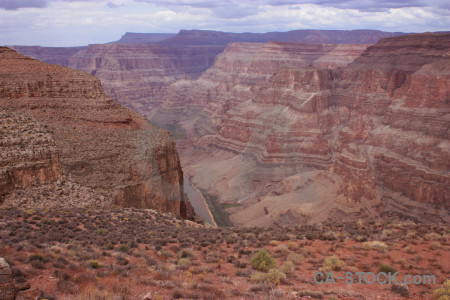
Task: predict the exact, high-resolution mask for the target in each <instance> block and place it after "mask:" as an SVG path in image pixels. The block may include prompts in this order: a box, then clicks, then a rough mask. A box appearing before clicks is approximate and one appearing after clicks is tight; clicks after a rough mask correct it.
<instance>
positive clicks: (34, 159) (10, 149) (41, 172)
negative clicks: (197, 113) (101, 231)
mask: <svg viewBox="0 0 450 300" xmlns="http://www.w3.org/2000/svg"><path fill="white" fill-rule="evenodd" d="M0 74H1V76H0V112H1V116H2V118H1V123H2V124H1V126H2V127H1V128H0V130H1V148H2V151H1V155H2V156H1V158H2V160H1V162H0V176H1V177H0V189H1V190H0V196H3V197H2V198H3V201H5V203H8V201H10V200H11V199H8V196H9V195H12V194H14V193H12V191H13V190H16V189H25V191H24V192H23V194H25V195H26V194H27V193H26V188H29V187H30V186H33V188H35V187H36V185H37V186H39V185H44V186H46V187H47V188H48V189H49V190H48V191H46V193H47V194H48V193H50V194H51V193H55V192H56V189H55V188H53V186H54V183H55V181H57V180H59V182H58V184H57V185H65V184H67V185H69V186H70V187H71V188H70V189H69V191H68V192H67V193H68V195H65V196H68V197H69V198H70V194H71V193H72V192H73V191H78V192H80V189H81V190H83V191H82V194H83V195H87V197H88V198H89V199H90V200H91V202H92V203H88V204H95V203H97V205H111V204H116V205H120V206H126V207H130V206H132V207H139V208H156V209H159V210H163V211H168V212H172V213H174V214H176V215H178V216H182V217H184V218H186V217H192V215H193V210H192V208H191V206H190V204H189V202H188V201H187V199H185V196H184V191H183V173H182V170H181V167H180V161H179V158H178V154H177V151H176V148H175V142H174V140H173V138H172V136H171V135H170V133H169V132H167V131H165V130H163V129H160V128H158V127H156V126H153V125H151V124H150V123H148V122H147V120H146V119H145V118H143V117H141V116H139V115H137V114H136V113H134V112H132V111H130V110H128V109H126V108H124V107H122V106H121V105H119V104H117V103H115V102H114V101H113V100H111V99H110V98H109V97H107V96H106V95H105V94H104V92H103V89H102V86H101V83H100V80H98V79H97V78H95V77H94V76H92V75H89V74H86V73H84V72H81V71H75V70H72V69H69V68H65V67H61V66H56V65H48V64H45V63H42V62H40V61H38V60H34V59H31V58H28V57H25V56H23V55H21V54H18V53H17V52H15V51H14V50H11V49H9V48H6V47H1V48H0ZM45 184H47V185H45ZM59 192H61V193H62V194H66V190H65V189H61V190H59ZM14 195H15V197H16V198H20V195H18V194H17V193H15V194H14ZM90 195H91V196H90ZM48 198H54V195H47V197H46V195H45V194H44V199H42V201H44V202H45V201H46V199H48ZM5 199H6V200H5ZM63 199H65V198H64V197H63V195H61V198H60V200H63ZM12 200H14V199H12ZM47 202H48V201H47ZM47 202H45V203H44V204H45V205H52V203H47ZM26 204H27V203H25V205H26ZM28 204H30V203H28ZM35 204H36V205H37V204H38V203H35ZM53 204H55V205H56V204H57V203H53ZM84 204H86V203H84ZM38 206H39V205H38Z"/></svg>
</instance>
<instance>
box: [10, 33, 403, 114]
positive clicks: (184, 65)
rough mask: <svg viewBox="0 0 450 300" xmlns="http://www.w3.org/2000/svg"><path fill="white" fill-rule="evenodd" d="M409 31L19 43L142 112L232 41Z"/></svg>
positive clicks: (366, 37)
mask: <svg viewBox="0 0 450 300" xmlns="http://www.w3.org/2000/svg"><path fill="white" fill-rule="evenodd" d="M403 34H404V33H400V32H396V33H392V32H383V31H378V30H293V31H288V32H268V33H229V32H220V31H208V30H181V31H180V32H179V33H178V34H155V33H126V34H125V35H124V36H123V37H122V38H121V39H120V40H119V41H117V42H116V43H113V44H99V45H89V46H88V47H72V48H63V47H61V48H57V47H36V46H13V48H14V49H15V50H17V51H19V52H20V53H22V54H24V55H26V56H30V57H33V58H37V59H39V60H42V61H44V62H47V63H55V64H59V65H63V66H68V67H70V68H74V69H78V70H82V71H85V72H88V73H90V74H93V75H95V76H96V77H98V78H100V80H101V81H102V85H103V87H104V89H105V92H106V94H107V95H108V96H110V97H112V98H114V99H115V100H116V101H118V102H119V103H120V104H122V105H124V106H126V107H129V108H131V109H133V110H134V111H137V112H139V113H141V114H146V113H148V112H149V111H151V110H153V109H154V108H155V107H157V106H159V105H160V104H161V103H162V101H163V100H164V99H166V98H167V88H168V87H169V86H170V84H172V83H174V82H175V81H177V80H181V79H185V78H188V79H197V78H198V77H199V76H200V75H201V74H202V73H203V72H204V71H206V70H207V69H208V68H209V67H211V66H212V64H213V63H214V60H215V57H216V56H217V55H218V54H219V53H222V52H223V50H224V49H225V47H226V46H227V45H228V44H229V43H232V42H260V43H267V42H269V41H278V42H304V43H319V44H320V43H325V44H339V43H358V44H373V43H376V42H377V41H378V40H379V39H381V38H384V37H392V36H398V35H403Z"/></svg>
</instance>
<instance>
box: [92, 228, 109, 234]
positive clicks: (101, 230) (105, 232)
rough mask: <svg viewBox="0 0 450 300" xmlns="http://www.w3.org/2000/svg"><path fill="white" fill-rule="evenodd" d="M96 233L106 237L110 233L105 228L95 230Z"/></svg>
mask: <svg viewBox="0 0 450 300" xmlns="http://www.w3.org/2000/svg"><path fill="white" fill-rule="evenodd" d="M94 233H95V234H98V235H105V234H107V233H108V230H107V229H105V228H98V229H96V230H94Z"/></svg>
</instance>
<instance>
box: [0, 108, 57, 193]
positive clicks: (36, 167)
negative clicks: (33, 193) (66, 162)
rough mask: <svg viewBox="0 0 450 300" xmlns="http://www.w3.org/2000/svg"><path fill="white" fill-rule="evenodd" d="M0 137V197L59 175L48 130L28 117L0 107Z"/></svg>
mask: <svg viewBox="0 0 450 300" xmlns="http://www.w3.org/2000/svg"><path fill="white" fill-rule="evenodd" d="M0 137H1V139H0V149H1V151H0V157H1V160H0V197H2V196H5V195H6V194H8V193H9V192H11V191H12V190H14V189H15V188H16V187H17V186H20V187H24V188H27V187H30V186H32V185H35V184H45V183H48V182H52V181H56V180H57V179H60V178H61V177H62V175H63V172H62V169H61V165H60V161H59V153H58V150H57V148H56V144H55V141H54V140H53V138H52V135H51V133H50V132H49V131H48V129H46V128H45V127H43V126H40V125H39V124H38V123H37V122H36V121H34V120H33V119H31V118H30V117H26V116H23V115H18V114H15V113H13V112H3V111H2V109H0Z"/></svg>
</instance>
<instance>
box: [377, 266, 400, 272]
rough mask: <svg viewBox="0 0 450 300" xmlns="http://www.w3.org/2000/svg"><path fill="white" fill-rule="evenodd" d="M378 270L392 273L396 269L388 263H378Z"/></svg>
mask: <svg viewBox="0 0 450 300" xmlns="http://www.w3.org/2000/svg"><path fill="white" fill-rule="evenodd" d="M378 271H379V272H380V273H381V272H384V273H392V274H394V273H395V272H397V269H396V268H394V267H391V266H390V265H388V264H380V265H379V267H378Z"/></svg>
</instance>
